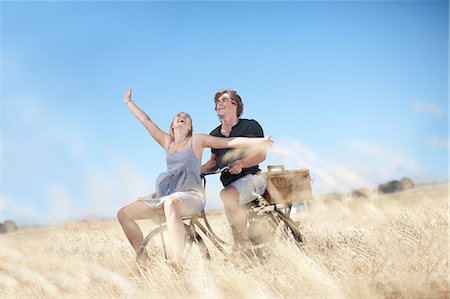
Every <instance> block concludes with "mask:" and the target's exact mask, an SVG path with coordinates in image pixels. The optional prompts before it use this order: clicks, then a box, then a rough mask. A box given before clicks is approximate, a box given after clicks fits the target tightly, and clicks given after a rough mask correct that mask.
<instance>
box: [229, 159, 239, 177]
mask: <svg viewBox="0 0 450 299" xmlns="http://www.w3.org/2000/svg"><path fill="white" fill-rule="evenodd" d="M229 166H230V168H229V169H228V172H229V173H231V174H239V173H241V171H242V162H241V160H236V161H234V162H233V163H230V165H229Z"/></svg>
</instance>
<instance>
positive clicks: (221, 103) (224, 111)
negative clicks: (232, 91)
mask: <svg viewBox="0 0 450 299" xmlns="http://www.w3.org/2000/svg"><path fill="white" fill-rule="evenodd" d="M236 109H237V106H236V103H234V102H233V100H232V99H231V97H230V95H229V94H227V93H224V94H223V95H221V96H220V97H219V98H218V99H217V100H216V111H217V114H218V115H219V117H223V116H225V115H236Z"/></svg>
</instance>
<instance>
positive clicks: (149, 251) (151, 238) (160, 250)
mask: <svg viewBox="0 0 450 299" xmlns="http://www.w3.org/2000/svg"><path fill="white" fill-rule="evenodd" d="M184 228H185V231H186V233H185V242H186V244H185V247H184V256H188V255H190V254H192V252H193V251H195V250H198V251H199V252H200V253H201V255H202V256H203V257H205V258H210V254H209V250H208V248H207V247H206V244H205V241H204V240H203V238H202V237H201V236H200V235H199V234H198V233H197V232H195V231H193V230H192V229H191V228H190V227H189V225H187V224H184ZM169 248H170V244H169V236H168V232H167V225H166V224H162V225H160V226H158V227H156V228H155V229H153V230H152V231H151V232H150V233H149V234H148V235H147V236H146V237H145V238H144V240H143V242H142V244H141V246H140V248H139V252H138V253H137V255H136V261H138V262H141V261H144V260H145V259H148V258H150V259H153V258H164V259H168V258H169Z"/></svg>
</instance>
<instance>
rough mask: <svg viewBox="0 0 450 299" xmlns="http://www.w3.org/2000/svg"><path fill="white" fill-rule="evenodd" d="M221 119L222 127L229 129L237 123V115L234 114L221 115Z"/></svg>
mask: <svg viewBox="0 0 450 299" xmlns="http://www.w3.org/2000/svg"><path fill="white" fill-rule="evenodd" d="M221 121H222V128H227V129H231V128H232V127H234V126H235V125H237V123H238V122H239V117H237V116H236V115H228V116H224V117H222V119H221Z"/></svg>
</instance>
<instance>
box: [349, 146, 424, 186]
mask: <svg viewBox="0 0 450 299" xmlns="http://www.w3.org/2000/svg"><path fill="white" fill-rule="evenodd" d="M349 149H350V150H351V151H353V153H352V154H358V155H360V157H361V158H363V159H365V160H364V161H366V167H365V168H366V169H367V167H369V168H370V170H369V173H371V175H370V176H371V177H373V178H374V179H376V180H377V181H378V182H383V181H386V180H392V179H396V178H399V177H402V176H405V175H407V176H417V175H419V174H420V168H419V166H418V165H417V163H416V162H415V161H413V160H412V159H410V158H408V156H407V154H405V153H396V152H393V151H391V150H389V149H387V148H384V147H381V146H380V145H376V144H373V143H370V142H365V141H352V142H350V143H349Z"/></svg>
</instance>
